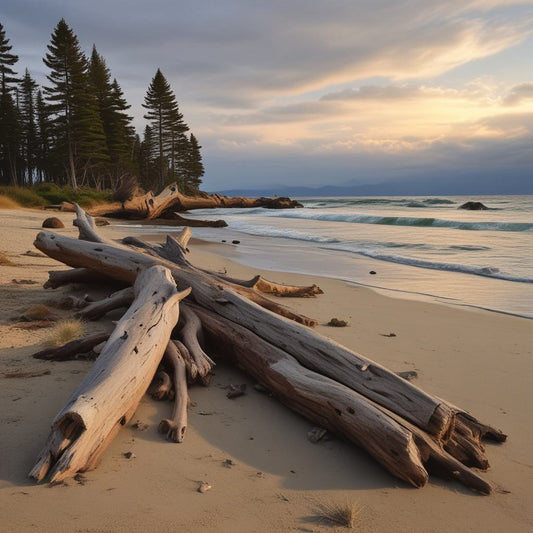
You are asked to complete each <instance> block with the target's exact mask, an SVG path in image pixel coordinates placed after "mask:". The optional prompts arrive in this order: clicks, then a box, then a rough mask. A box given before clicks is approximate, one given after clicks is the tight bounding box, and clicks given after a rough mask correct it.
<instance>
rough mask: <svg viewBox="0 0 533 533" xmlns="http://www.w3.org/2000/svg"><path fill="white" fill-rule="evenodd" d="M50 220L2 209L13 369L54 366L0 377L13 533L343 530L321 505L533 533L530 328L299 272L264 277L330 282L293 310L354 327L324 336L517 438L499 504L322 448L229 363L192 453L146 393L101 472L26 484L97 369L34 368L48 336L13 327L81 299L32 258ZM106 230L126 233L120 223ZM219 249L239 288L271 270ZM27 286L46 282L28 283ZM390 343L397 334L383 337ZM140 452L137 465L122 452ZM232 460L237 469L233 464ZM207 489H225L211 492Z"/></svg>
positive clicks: (384, 524)
mask: <svg viewBox="0 0 533 533" xmlns="http://www.w3.org/2000/svg"><path fill="white" fill-rule="evenodd" d="M48 215H49V214H48V213H46V212H42V211H36V210H0V228H1V229H0V252H4V253H6V254H7V255H8V257H9V259H10V260H11V261H12V262H13V263H14V265H13V266H5V265H4V266H0V296H1V300H0V301H1V306H2V307H1V309H2V312H1V315H0V373H4V372H10V371H13V370H25V371H28V370H30V371H33V370H35V371H41V370H46V369H48V370H50V374H48V375H43V376H40V377H33V378H19V379H7V378H5V377H4V375H3V374H0V423H1V427H2V438H1V440H0V530H1V531H6V532H7V531H10V532H19V531H20V532H25V531H37V532H41V531H43V532H48V531H54V532H56V531H57V532H63V531H64V532H71V531H72V532H78V531H79V532H115V531H116V532H122V531H124V532H126V531H127V532H137V531H139V532H141V531H143V532H146V531H150V532H151V531H154V532H159V531H161V532H167V531H168V532H174V531H180V532H195V531H209V532H226V531H227V532H232V533H236V532H278V531H308V532H311V531H328V532H334V531H345V529H344V528H342V527H340V526H334V525H332V524H330V523H328V522H327V521H325V520H322V519H321V518H320V516H319V514H320V513H319V512H318V508H319V506H320V504H321V502H338V503H346V502H349V503H354V504H357V505H359V506H361V507H362V510H361V512H360V514H359V516H358V519H357V528H356V530H357V531H365V532H444V531H446V532H449V531H455V532H463V531H465V532H466V531H472V532H478V531H483V532H503V531H505V532H514V531H516V532H525V531H533V510H532V502H533V459H532V458H531V454H532V453H533V432H532V429H531V427H532V426H531V423H530V419H531V414H532V399H533V398H532V393H531V385H530V384H531V379H532V378H531V376H532V374H533V354H532V351H533V328H532V325H533V323H532V322H531V320H527V319H522V318H517V317H512V316H506V315H501V314H497V313H491V312H487V311H482V310H469V309H463V308H457V307H451V306H444V305H442V304H434V303H429V302H417V301H407V300H402V299H398V298H390V297H388V296H385V295H382V294H378V293H376V292H374V291H371V290H369V289H365V288H361V287H354V286H350V285H347V284H345V283H343V282H339V281H335V280H330V279H325V278H322V279H320V280H317V279H313V278H310V277H306V276H299V275H294V274H282V273H272V272H270V273H266V277H267V278H269V279H273V280H275V281H280V282H284V283H300V284H306V283H312V282H317V281H318V283H319V285H320V286H321V287H322V288H323V289H324V290H325V294H324V295H322V296H320V297H319V298H317V299H304V300H291V301H289V302H286V303H288V304H289V305H290V306H291V307H293V308H294V309H296V310H298V311H299V312H302V313H304V314H307V315H309V316H313V317H315V318H317V319H318V320H319V322H320V324H325V323H326V322H327V321H328V320H329V319H330V318H332V317H337V318H340V319H344V320H347V321H348V322H349V327H346V328H331V327H327V326H325V325H320V326H318V328H317V330H318V331H319V332H320V333H322V334H324V335H326V336H329V337H332V338H334V339H335V340H337V341H339V342H341V343H343V344H345V345H347V346H349V347H351V348H353V349H356V350H357V351H359V352H360V353H363V354H365V355H367V356H368V357H370V358H373V359H375V360H376V361H378V362H380V363H382V364H384V365H386V366H387V367H389V368H390V369H391V370H394V371H404V370H416V371H417V372H418V378H417V381H416V384H417V385H418V386H420V387H422V388H423V389H425V390H427V391H428V392H431V393H434V394H436V395H438V396H441V397H444V398H446V399H448V400H449V401H451V402H453V403H455V404H458V405H460V406H462V407H463V408H466V409H468V410H470V411H471V412H472V413H473V414H475V415H476V416H477V417H479V418H480V419H481V420H484V421H486V422H489V423H491V424H492V425H495V426H496V427H499V428H501V429H502V430H504V431H505V432H507V433H508V434H509V440H508V442H507V443H505V444H504V445H491V444H489V445H488V455H489V459H490V461H491V465H492V467H491V469H490V470H489V471H488V472H487V473H486V474H483V475H484V476H485V477H486V479H487V480H489V481H490V482H491V483H492V484H493V485H494V486H495V491H494V494H493V495H492V496H489V497H483V496H478V495H476V494H474V493H471V492H470V491H468V490H466V489H464V488H463V487H462V486H460V485H458V484H456V483H453V482H450V483H448V482H444V481H441V480H439V479H437V478H433V477H432V478H431V481H430V483H429V484H428V485H427V486H426V487H425V488H423V489H419V490H417V489H413V488H410V487H408V486H407V485H405V484H404V483H402V482H400V481H398V480H396V479H395V478H393V477H391V476H390V475H389V474H387V473H386V472H385V471H384V470H383V469H382V468H381V467H380V466H379V465H378V464H376V463H375V462H374V461H373V460H372V459H371V458H370V457H369V456H367V455H366V454H365V453H363V452H361V451H359V450H358V449H356V448H354V447H353V446H351V445H348V444H345V443H343V442H342V441H340V440H331V441H326V442H320V443H318V444H312V443H310V442H309V441H308V440H307V432H308V431H309V430H310V429H311V427H312V424H310V423H308V422H307V421H306V420H305V419H303V418H301V417H300V416H298V415H295V414H293V413H292V412H291V411H289V410H288V409H286V408H285V407H283V406H282V405H281V404H279V403H278V402H277V401H276V400H275V399H274V398H271V397H269V396H268V395H265V394H262V393H260V392H257V391H255V390H254V389H253V382H252V381H251V380H249V379H248V378H247V377H245V376H243V375H242V374H240V373H239V372H237V371H235V370H234V369H231V368H227V367H225V366H223V365H220V366H218V367H217V369H216V375H215V376H214V378H213V380H212V383H211V386H210V387H209V388H202V387H194V388H193V389H191V391H190V396H191V400H192V402H193V405H192V406H191V408H190V415H189V429H188V433H187V437H186V440H185V442H184V443H183V444H173V443H169V442H166V441H164V440H163V438H162V437H161V436H160V435H159V434H158V433H157V424H158V422H159V420H160V419H161V418H164V417H167V416H168V413H169V412H170V409H171V405H170V404H169V403H156V402H153V401H152V400H151V399H149V398H148V397H145V398H144V399H143V401H142V402H141V404H140V405H139V408H138V410H137V413H136V415H135V416H134V418H133V421H136V420H140V421H141V422H143V423H145V424H147V425H148V429H147V430H145V431H140V430H138V429H134V428H133V427H125V428H124V429H122V430H121V431H120V433H119V435H118V437H117V438H116V439H115V441H114V442H113V443H112V444H111V446H110V447H109V448H108V450H107V451H106V453H105V455H104V458H103V461H102V463H101V464H100V466H99V468H98V469H97V470H95V471H92V472H88V473H87V474H85V476H84V477H83V478H81V479H80V482H78V481H75V480H69V481H68V482H67V483H66V484H65V485H58V486H54V487H49V486H47V485H46V484H45V485H39V486H38V485H35V484H34V483H33V482H32V481H30V480H29V479H28V478H27V477H26V476H27V473H28V471H29V470H30V468H31V467H32V465H33V463H34V461H35V459H36V456H37V453H38V451H39V449H40V448H41V447H42V445H43V444H44V441H45V439H46V437H47V435H48V431H49V425H50V422H51V420H52V418H53V417H54V415H55V414H56V412H57V411H58V410H59V408H60V407H61V406H62V404H63V403H64V402H65V400H66V399H67V398H68V396H69V395H70V393H71V392H72V391H73V389H74V388H75V387H76V385H77V384H78V383H79V381H80V380H81V379H82V377H83V375H84V373H85V372H86V371H87V370H88V368H89V367H90V365H91V363H90V362H82V361H70V362H63V363H60V362H43V361H37V360H34V359H32V357H31V355H32V353H34V352H36V351H38V350H39V349H41V348H42V344H41V342H42V340H43V338H44V337H45V335H46V329H37V330H34V331H28V330H24V329H19V327H18V326H17V325H16V321H13V319H14V318H16V317H19V316H20V315H21V314H23V313H24V311H26V310H27V308H28V307H30V306H31V305H32V304H34V303H39V302H47V301H50V300H57V299H59V298H60V296H61V295H62V294H66V292H67V291H66V289H65V288H62V289H57V290H46V291H45V290H44V289H43V288H42V285H43V283H44V281H46V279H47V271H48V270H49V269H61V268H64V267H63V266H62V265H59V264H58V263H55V262H54V261H52V260H50V259H48V258H45V257H30V256H26V255H23V254H24V253H25V252H26V251H28V250H31V249H32V242H33V239H34V237H35V235H36V233H37V232H38V231H39V230H40V226H41V222H42V220H43V219H44V218H45V217H46V216H48ZM59 216H60V218H62V219H63V220H64V221H65V225H66V226H67V227H66V228H65V229H61V230H58V231H59V232H60V233H65V234H72V235H76V232H75V231H74V228H73V227H72V225H71V224H72V222H71V221H72V219H73V216H72V215H71V214H60V215H59ZM101 231H102V233H104V234H105V235H107V236H110V237H118V236H120V232H119V231H117V230H116V229H113V228H109V227H107V228H102V230H101ZM216 251H217V245H203V246H202V245H196V246H193V251H192V261H193V262H194V263H196V264H202V265H208V266H209V268H210V269H212V270H219V269H220V270H221V269H223V268H226V269H227V270H228V272H229V274H230V275H232V276H236V277H251V276H252V274H255V273H257V272H256V271H252V270H251V269H249V268H247V267H243V266H241V265H238V264H235V263H231V262H230V261H229V260H228V259H225V258H222V257H220V256H217V255H216ZM13 279H17V280H21V279H22V280H30V281H32V282H36V283H33V284H16V283H14V282H13V281H12V280H13ZM70 289H71V288H70ZM70 289H69V290H70ZM80 294H81V293H80ZM59 313H62V314H63V315H67V314H68V312H59ZM112 318H113V316H111V317H110V318H108V319H107V320H106V321H101V322H99V323H96V324H94V323H90V324H87V331H89V332H93V331H97V330H99V329H100V330H101V329H104V328H106V327H107V328H109V327H111V319H112ZM389 333H395V334H396V337H385V336H383V335H384V334H389ZM232 383H233V384H241V383H247V384H248V393H247V394H246V395H245V396H243V397H240V398H238V399H235V400H228V399H227V398H226V392H227V391H226V387H227V386H228V385H229V384H232ZM129 451H131V452H133V453H134V455H135V457H134V458H131V459H126V458H125V457H124V455H123V453H124V452H129ZM228 459H229V460H231V462H232V463H233V464H231V465H225V464H224V462H225V461H226V460H228ZM201 481H206V482H208V483H209V484H210V485H211V486H212V489H211V490H210V491H209V492H207V493H205V494H200V493H198V492H197V490H196V489H197V487H198V485H199V483H200V482H201Z"/></svg>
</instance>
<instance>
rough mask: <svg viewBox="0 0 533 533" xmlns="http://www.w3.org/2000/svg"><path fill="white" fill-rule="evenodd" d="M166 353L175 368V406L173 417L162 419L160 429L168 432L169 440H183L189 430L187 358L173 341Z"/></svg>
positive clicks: (161, 431) (165, 432) (162, 431)
mask: <svg viewBox="0 0 533 533" xmlns="http://www.w3.org/2000/svg"><path fill="white" fill-rule="evenodd" d="M165 355H166V358H167V360H168V361H169V362H170V364H171V365H172V367H173V370H174V373H173V377H174V380H173V381H174V383H173V384H174V408H173V409H172V416H171V418H170V419H169V418H164V419H163V420H161V422H160V423H159V427H158V430H159V432H160V433H164V434H166V436H167V439H168V440H171V441H174V442H183V438H184V437H185V431H186V430H187V404H188V401H189V395H188V393H187V374H186V369H185V360H184V358H183V356H182V354H181V353H180V350H179V349H178V347H177V346H176V344H175V343H174V342H172V341H170V342H169V343H168V346H167V349H166V352H165Z"/></svg>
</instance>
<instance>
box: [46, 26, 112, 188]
mask: <svg viewBox="0 0 533 533" xmlns="http://www.w3.org/2000/svg"><path fill="white" fill-rule="evenodd" d="M43 61H44V63H45V65H46V66H47V67H48V68H49V69H50V70H51V72H50V74H49V75H48V76H47V78H48V80H49V81H50V83H51V85H50V86H49V87H45V89H44V91H45V94H46V95H47V99H48V101H49V103H50V109H51V111H52V114H53V115H54V119H53V126H54V140H55V143H54V150H53V151H54V153H55V154H56V157H58V158H59V159H60V160H61V161H65V160H66V161H68V178H69V181H70V184H71V186H72V188H73V189H77V188H78V172H80V171H82V172H83V174H82V176H83V177H86V175H87V173H88V172H90V171H93V172H97V171H98V167H99V166H100V165H102V164H103V163H105V162H106V161H107V160H108V159H109V156H108V154H107V149H106V146H105V135H104V131H103V126H102V121H101V119H100V116H99V113H98V103H97V100H96V97H95V96H94V94H93V87H92V84H91V82H90V79H89V77H88V75H87V59H86V57H85V55H84V54H83V52H82V51H81V49H80V45H79V42H78V38H77V37H76V35H74V33H73V31H72V30H71V29H70V27H69V26H68V24H67V23H66V22H65V20H64V19H61V20H60V21H59V23H58V24H57V26H56V28H55V29H54V33H53V34H52V38H51V43H50V44H49V45H48V53H47V54H46V56H45V58H44V59H43Z"/></svg>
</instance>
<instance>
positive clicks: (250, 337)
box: [184, 305, 491, 494]
mask: <svg viewBox="0 0 533 533" xmlns="http://www.w3.org/2000/svg"><path fill="white" fill-rule="evenodd" d="M188 307H189V306H188V305H187V306H186V308H187V309H188ZM184 308H185V306H184ZM194 311H195V313H196V314H197V315H198V316H199V318H200V319H201V321H202V325H203V327H204V329H205V330H206V332H207V333H208V335H209V339H210V341H211V343H212V346H213V350H214V351H216V352H217V353H219V354H220V353H223V354H224V355H225V357H226V358H228V359H229V360H230V361H232V362H233V363H235V364H236V365H237V366H238V367H239V368H241V369H242V370H243V371H244V372H246V373H247V374H249V375H251V376H252V377H253V378H255V379H256V380H257V381H258V382H259V383H261V384H262V385H263V386H265V387H266V388H267V389H268V390H270V391H271V392H273V393H274V395H275V396H277V397H278V398H279V399H280V400H281V401H282V402H283V403H284V404H285V405H287V406H289V407H290V408H291V409H293V410H294V411H296V412H298V413H300V414H302V415H304V416H305V417H306V418H308V419H309V420H311V421H312V422H314V423H316V424H318V425H319V426H320V427H324V428H326V429H329V430H330V431H332V432H334V433H337V434H340V435H342V436H344V437H345V438H347V439H349V440H351V441H352V442H354V443H355V444H357V445H358V446H360V447H361V448H363V449H365V450H366V451H367V452H369V453H370V454H371V455H372V456H373V457H374V458H375V459H376V460H377V461H378V462H379V463H381V464H382V465H383V466H385V468H387V470H388V471H389V472H391V473H392V474H394V475H395V476H396V477H398V478H400V479H403V480H404V481H406V482H408V483H410V484H411V485H414V486H415V487H421V486H423V485H425V484H426V482H427V480H428V472H427V471H426V468H427V469H428V470H430V471H431V470H432V469H433V471H436V472H437V473H438V474H439V475H441V476H446V477H450V478H455V479H458V480H459V481H461V482H462V483H463V484H465V485H466V486H468V487H470V488H472V489H474V490H477V491H478V492H481V493H483V494H489V493H490V491H491V487H490V485H489V484H488V483H487V482H486V481H484V480H483V479H482V478H480V477H479V476H478V475H476V474H475V473H473V472H471V471H470V470H469V469H468V468H467V466H465V465H463V464H461V462H459V461H458V460H457V459H454V457H453V456H452V455H451V454H449V453H447V452H446V451H445V450H444V449H443V448H442V446H440V445H439V444H438V443H437V442H435V441H434V440H433V439H432V438H431V437H429V436H428V435H427V434H424V432H423V431H421V430H420V429H419V428H417V427H416V426H414V425H413V424H409V423H408V422H406V421H405V420H403V419H402V418H401V417H398V416H397V415H394V414H393V413H391V412H390V411H389V410H387V409H384V408H383V407H381V406H379V405H377V404H375V403H374V402H372V401H370V400H368V398H365V397H364V396H362V395H360V394H358V393H356V392H355V391H353V390H351V389H349V388H348V387H345V386H343V385H341V384H339V383H338V382H336V381H334V380H332V379H329V378H327V377H324V376H322V375H320V374H318V373H316V372H313V371H312V370H308V369H307V368H305V367H303V366H302V365H300V364H299V363H298V361H296V359H294V357H292V356H290V355H288V354H287V353H286V352H284V351H282V350H280V349H279V348H276V347H275V346H273V345H271V344H270V343H268V342H266V341H264V340H263V339H261V338H259V337H258V336H257V335H255V334H254V333H252V332H250V331H249V330H247V329H246V328H243V327H242V326H239V325H238V324H234V323H233V322H230V321H228V320H225V319H222V318H221V317H219V316H217V315H215V314H214V313H212V312H210V311H207V310H205V309H202V308H200V307H198V306H194ZM468 457H470V455H469V454H468ZM465 458H466V456H465ZM476 466H477V465H476ZM487 466H488V464H487ZM425 467H426V468H425ZM485 468H486V467H485Z"/></svg>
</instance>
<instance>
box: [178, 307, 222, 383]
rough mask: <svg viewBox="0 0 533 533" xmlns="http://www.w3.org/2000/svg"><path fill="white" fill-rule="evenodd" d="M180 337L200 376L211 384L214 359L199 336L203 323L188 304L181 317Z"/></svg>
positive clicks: (202, 380)
mask: <svg viewBox="0 0 533 533" xmlns="http://www.w3.org/2000/svg"><path fill="white" fill-rule="evenodd" d="M179 326H180V328H181V329H180V338H181V341H182V342H183V344H184V345H185V347H186V348H187V351H188V352H189V353H190V355H191V357H192V359H193V360H194V363H195V366H196V368H197V372H198V377H199V378H200V381H201V382H202V384H204V385H208V384H209V378H208V375H209V374H210V373H211V371H212V370H213V368H214V366H215V363H214V361H213V360H212V359H211V358H210V357H209V356H208V355H207V354H206V353H205V352H204V350H203V349H202V347H201V346H200V342H199V340H198V339H199V337H200V335H201V334H202V324H201V322H200V319H199V318H198V316H197V315H196V313H195V312H194V311H193V310H192V309H191V308H190V307H188V306H186V305H183V306H182V308H181V317H180V322H179Z"/></svg>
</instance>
